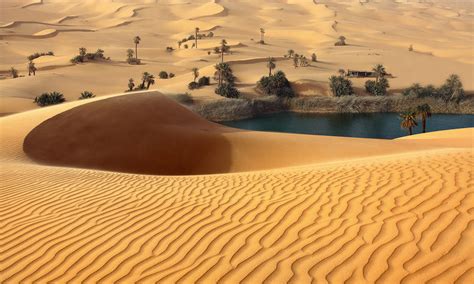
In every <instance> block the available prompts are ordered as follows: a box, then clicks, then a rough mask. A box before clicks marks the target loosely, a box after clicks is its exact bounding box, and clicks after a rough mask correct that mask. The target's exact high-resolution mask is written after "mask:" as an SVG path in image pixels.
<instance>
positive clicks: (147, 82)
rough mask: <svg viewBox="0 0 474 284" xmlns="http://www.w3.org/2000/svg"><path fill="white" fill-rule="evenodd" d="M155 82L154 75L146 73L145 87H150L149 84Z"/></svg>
mask: <svg viewBox="0 0 474 284" xmlns="http://www.w3.org/2000/svg"><path fill="white" fill-rule="evenodd" d="M154 84H155V76H153V75H152V74H150V75H148V77H147V78H146V89H147V90H148V89H150V85H154Z"/></svg>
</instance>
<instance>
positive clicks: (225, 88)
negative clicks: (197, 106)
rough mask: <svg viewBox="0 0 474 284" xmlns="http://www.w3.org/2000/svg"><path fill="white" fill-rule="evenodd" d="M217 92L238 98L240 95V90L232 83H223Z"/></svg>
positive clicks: (224, 95) (227, 96)
mask: <svg viewBox="0 0 474 284" xmlns="http://www.w3.org/2000/svg"><path fill="white" fill-rule="evenodd" d="M215 93H216V94H218V95H220V96H223V97H226V98H232V99H236V98H238V97H239V96H240V93H239V90H237V89H236V88H235V87H234V86H233V85H232V84H229V83H223V84H221V85H220V86H219V87H217V88H216V90H215Z"/></svg>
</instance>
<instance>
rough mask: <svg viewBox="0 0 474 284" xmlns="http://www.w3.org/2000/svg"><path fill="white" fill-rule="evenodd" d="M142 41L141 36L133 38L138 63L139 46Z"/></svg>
mask: <svg viewBox="0 0 474 284" xmlns="http://www.w3.org/2000/svg"><path fill="white" fill-rule="evenodd" d="M141 40H142V39H141V38H140V37H139V36H135V37H134V38H133V43H134V44H135V60H136V61H137V62H138V45H139V44H140V41H141Z"/></svg>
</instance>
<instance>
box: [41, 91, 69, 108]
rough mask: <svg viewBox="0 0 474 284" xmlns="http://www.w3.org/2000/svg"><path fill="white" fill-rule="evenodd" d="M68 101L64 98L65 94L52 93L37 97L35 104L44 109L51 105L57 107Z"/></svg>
mask: <svg viewBox="0 0 474 284" xmlns="http://www.w3.org/2000/svg"><path fill="white" fill-rule="evenodd" d="M65 101H66V99H65V98H64V96H63V94H61V93H59V92H51V93H43V94H41V96H39V97H36V98H35V100H34V103H36V104H37V105H39V106H41V107H44V106H49V105H56V104H60V103H63V102H65Z"/></svg>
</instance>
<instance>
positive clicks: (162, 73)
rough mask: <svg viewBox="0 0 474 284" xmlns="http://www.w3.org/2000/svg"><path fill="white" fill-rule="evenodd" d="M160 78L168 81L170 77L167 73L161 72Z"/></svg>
mask: <svg viewBox="0 0 474 284" xmlns="http://www.w3.org/2000/svg"><path fill="white" fill-rule="evenodd" d="M158 77H160V79H168V77H169V75H168V73H167V72H166V71H161V72H160V74H158Z"/></svg>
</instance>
